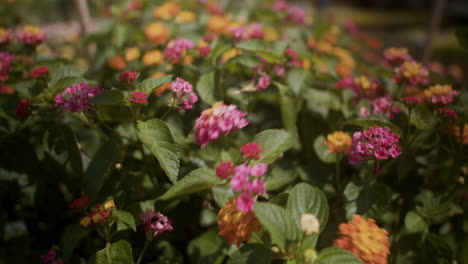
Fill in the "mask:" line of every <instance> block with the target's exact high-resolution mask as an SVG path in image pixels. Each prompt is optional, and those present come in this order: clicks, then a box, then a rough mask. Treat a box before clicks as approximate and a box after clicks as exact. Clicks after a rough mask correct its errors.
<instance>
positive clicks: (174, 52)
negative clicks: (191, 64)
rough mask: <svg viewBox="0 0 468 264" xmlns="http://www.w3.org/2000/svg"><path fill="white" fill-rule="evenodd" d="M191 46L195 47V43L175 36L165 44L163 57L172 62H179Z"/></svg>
mask: <svg viewBox="0 0 468 264" xmlns="http://www.w3.org/2000/svg"><path fill="white" fill-rule="evenodd" d="M193 48H195V44H194V43H193V42H192V41H191V40H188V39H185V38H177V39H175V40H173V41H171V42H169V44H168V45H167V48H166V49H165V50H164V58H166V60H168V61H169V62H171V63H173V64H175V63H179V62H181V58H182V57H183V56H185V55H186V53H187V51H188V50H190V49H193Z"/></svg>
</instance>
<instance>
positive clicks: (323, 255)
mask: <svg viewBox="0 0 468 264" xmlns="http://www.w3.org/2000/svg"><path fill="white" fill-rule="evenodd" d="M314 264H363V262H362V261H361V260H360V259H359V258H358V257H356V256H355V255H353V253H351V252H349V251H347V250H344V249H342V248H338V247H328V248H325V249H323V250H322V251H320V253H319V254H318V256H317V258H316V259H315V262H314Z"/></svg>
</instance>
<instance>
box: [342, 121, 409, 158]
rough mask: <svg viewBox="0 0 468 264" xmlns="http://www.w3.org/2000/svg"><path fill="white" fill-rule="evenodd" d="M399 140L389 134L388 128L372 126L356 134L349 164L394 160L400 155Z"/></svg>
mask: <svg viewBox="0 0 468 264" xmlns="http://www.w3.org/2000/svg"><path fill="white" fill-rule="evenodd" d="M399 140H400V136H399V135H398V134H395V133H391V132H390V128H388V127H378V126H374V127H370V128H368V129H365V130H364V131H363V132H356V133H354V135H353V144H352V145H351V150H350V152H349V163H351V164H356V163H358V162H359V161H368V160H373V159H374V160H387V159H389V158H390V157H393V158H396V157H397V156H398V155H400V153H401V150H400V147H399V146H398V143H399Z"/></svg>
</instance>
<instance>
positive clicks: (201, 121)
mask: <svg viewBox="0 0 468 264" xmlns="http://www.w3.org/2000/svg"><path fill="white" fill-rule="evenodd" d="M246 115H247V113H245V112H242V111H241V110H239V109H237V106H235V105H225V104H224V103H223V102H218V103H216V104H214V105H213V107H212V108H210V109H207V110H204V111H203V112H202V113H201V115H200V117H199V118H198V119H197V120H196V121H195V142H196V143H198V144H200V145H201V146H202V147H205V146H206V145H207V144H208V143H209V142H212V141H215V140H216V139H218V138H219V137H220V136H222V135H224V134H228V133H233V132H235V131H237V130H238V129H241V128H243V127H245V126H247V124H248V123H249V122H248V121H247V119H245V118H244V117H245V116H246Z"/></svg>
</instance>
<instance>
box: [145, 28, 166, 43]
mask: <svg viewBox="0 0 468 264" xmlns="http://www.w3.org/2000/svg"><path fill="white" fill-rule="evenodd" d="M145 37H146V39H147V40H149V41H151V43H153V44H154V45H159V44H162V43H164V42H166V41H167V40H168V39H169V29H167V27H166V26H164V25H163V24H159V23H152V24H149V25H148V26H147V27H146V28H145Z"/></svg>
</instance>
